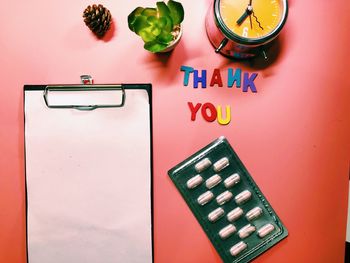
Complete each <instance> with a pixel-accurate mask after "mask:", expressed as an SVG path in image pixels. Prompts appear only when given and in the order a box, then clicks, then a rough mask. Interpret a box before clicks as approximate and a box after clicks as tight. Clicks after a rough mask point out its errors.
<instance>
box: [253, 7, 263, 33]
mask: <svg viewBox="0 0 350 263" xmlns="http://www.w3.org/2000/svg"><path fill="white" fill-rule="evenodd" d="M252 14H253V17H254V18H255V20H256V22H257V23H258V24H259V27H260V28H261V29H262V30H264V28H263V27H262V26H261V24H260V22H259V21H258V18H257V17H256V15H255V14H254V12H253V11H252Z"/></svg>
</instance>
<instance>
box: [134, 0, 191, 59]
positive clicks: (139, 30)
mask: <svg viewBox="0 0 350 263" xmlns="http://www.w3.org/2000/svg"><path fill="white" fill-rule="evenodd" d="M156 5H157V7H156V8H150V7H146V8H143V7H137V8H136V9H135V10H134V11H132V12H131V13H130V15H129V16H128V25H129V28H130V30H131V31H133V32H135V33H136V34H137V35H139V36H140V37H141V38H142V40H143V41H144V42H145V44H144V48H145V49H146V50H148V51H151V52H160V51H162V50H164V49H166V48H167V47H168V45H169V44H170V43H171V42H172V41H173V40H174V39H175V38H176V36H177V34H178V33H179V30H180V24H181V22H182V21H183V19H184V9H183V6H182V4H181V3H179V2H176V1H173V0H169V1H168V3H167V4H166V3H165V2H157V4H156Z"/></svg>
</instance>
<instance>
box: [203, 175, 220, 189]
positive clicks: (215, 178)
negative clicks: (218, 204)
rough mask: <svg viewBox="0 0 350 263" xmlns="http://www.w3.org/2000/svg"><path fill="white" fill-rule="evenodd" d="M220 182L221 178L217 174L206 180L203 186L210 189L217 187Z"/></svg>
mask: <svg viewBox="0 0 350 263" xmlns="http://www.w3.org/2000/svg"><path fill="white" fill-rule="evenodd" d="M220 182H221V177H220V176H219V175H217V174H214V175H213V176H212V177H210V178H209V179H208V180H206V181H205V185H206V186H207V188H208V189H211V188H213V187H215V186H216V185H218V184H219V183H220Z"/></svg>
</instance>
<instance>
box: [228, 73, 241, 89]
mask: <svg viewBox="0 0 350 263" xmlns="http://www.w3.org/2000/svg"><path fill="white" fill-rule="evenodd" d="M241 75H242V70H241V69H240V68H238V69H236V72H235V75H233V69H232V68H229V69H228V79H227V86H228V87H229V88H232V86H233V84H234V83H235V82H236V87H237V88H240V87H241Z"/></svg>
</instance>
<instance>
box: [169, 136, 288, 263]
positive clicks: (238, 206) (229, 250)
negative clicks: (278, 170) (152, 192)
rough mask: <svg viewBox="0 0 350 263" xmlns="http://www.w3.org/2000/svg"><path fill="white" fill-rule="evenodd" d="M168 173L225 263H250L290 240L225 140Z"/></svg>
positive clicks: (205, 149) (209, 146)
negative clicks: (273, 247)
mask: <svg viewBox="0 0 350 263" xmlns="http://www.w3.org/2000/svg"><path fill="white" fill-rule="evenodd" d="M168 174H169V176H170V177H171V179H172V181H173V182H174V184H175V185H176V187H177V188H178V190H179V191H180V193H181V195H182V196H183V198H184V199H185V201H186V203H187V204H188V206H189V207H190V208H191V210H192V212H193V214H194V215H195V217H196V218H197V220H198V222H199V223H200V224H201V226H202V228H203V229H204V231H205V232H206V234H207V236H208V237H209V239H210V240H211V242H212V243H213V245H214V247H215V249H216V250H217V252H218V253H219V254H220V256H221V258H222V259H223V261H224V262H227V263H228V262H230V263H238V262H240V263H245V262H249V261H251V260H252V259H253V258H255V257H257V256H258V255H260V254H261V253H263V252H265V251H266V250H267V249H269V248H270V247H272V246H273V245H275V244H276V243H278V242H279V241H281V240H282V239H283V238H285V237H287V236H288V231H287V229H286V228H285V226H284V225H283V224H282V222H281V220H280V219H279V218H278V216H277V215H276V213H275V212H274V210H273V209H272V207H271V205H270V204H269V202H268V201H267V200H266V198H265V197H264V195H263V194H262V192H261V191H260V189H259V187H258V186H257V185H256V183H255V182H254V180H253V178H252V177H251V176H250V174H249V173H248V171H247V170H246V168H245V167H244V165H243V163H242V162H241V161H240V159H239V158H238V156H237V154H236V153H235V152H234V150H233V149H232V147H231V146H230V144H229V143H228V141H227V140H226V138H225V137H220V138H218V139H217V140H215V141H214V142H212V143H211V144H209V145H208V146H206V147H204V148H203V149H201V150H200V151H198V152H197V153H195V154H194V155H192V156H190V157H189V158H187V159H186V160H185V161H183V162H181V163H180V164H178V165H177V166H175V167H174V168H172V169H171V170H170V171H169V172H168Z"/></svg>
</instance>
